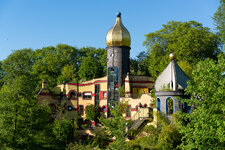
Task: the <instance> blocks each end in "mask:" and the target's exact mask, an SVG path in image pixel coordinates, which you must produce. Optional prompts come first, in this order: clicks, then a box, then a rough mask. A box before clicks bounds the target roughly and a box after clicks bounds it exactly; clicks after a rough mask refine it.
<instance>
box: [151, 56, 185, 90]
mask: <svg viewBox="0 0 225 150" xmlns="http://www.w3.org/2000/svg"><path fill="white" fill-rule="evenodd" d="M188 80H189V78H188V76H187V75H186V74H185V73H184V72H183V70H182V69H181V68H180V67H179V65H178V64H177V63H176V62H175V61H174V60H171V62H170V63H169V64H168V66H167V67H166V68H165V69H164V71H163V72H162V73H161V74H160V75H159V76H158V78H157V79H156V81H155V91H177V90H184V89H185V88H187V81H188Z"/></svg>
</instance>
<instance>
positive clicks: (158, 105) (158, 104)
mask: <svg viewBox="0 0 225 150" xmlns="http://www.w3.org/2000/svg"><path fill="white" fill-rule="evenodd" d="M156 105H157V111H161V110H160V107H161V106H160V105H161V104H160V99H159V98H157V101H156Z"/></svg>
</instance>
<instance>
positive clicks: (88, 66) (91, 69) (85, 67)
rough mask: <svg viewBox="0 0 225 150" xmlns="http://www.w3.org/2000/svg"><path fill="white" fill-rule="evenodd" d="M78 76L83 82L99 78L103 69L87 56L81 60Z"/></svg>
mask: <svg viewBox="0 0 225 150" xmlns="http://www.w3.org/2000/svg"><path fill="white" fill-rule="evenodd" d="M78 74H79V77H80V79H82V80H84V81H85V80H90V79H94V78H97V77H101V75H102V74H103V68H102V66H101V65H100V64H99V63H98V61H97V60H96V59H94V58H93V57H90V56H89V57H85V58H83V60H82V62H81V65H80V68H79V71H78Z"/></svg>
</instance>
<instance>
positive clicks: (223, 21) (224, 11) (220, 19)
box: [213, 0, 225, 50]
mask: <svg viewBox="0 0 225 150" xmlns="http://www.w3.org/2000/svg"><path fill="white" fill-rule="evenodd" d="M213 20H214V22H215V24H216V29H217V30H218V32H219V36H220V38H221V40H222V41H223V44H225V0H220V6H219V8H218V9H217V11H216V13H215V14H214V16H213ZM224 50H225V46H224Z"/></svg>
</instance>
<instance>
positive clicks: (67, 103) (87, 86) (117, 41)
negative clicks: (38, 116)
mask: <svg viewBox="0 0 225 150" xmlns="http://www.w3.org/2000/svg"><path fill="white" fill-rule="evenodd" d="M130 43H131V38H130V34H129V32H128V30H127V29H126V28H125V27H124V25H123V24H122V21H121V14H120V13H119V14H118V15H117V17H116V21H115V24H114V25H113V27H112V28H111V29H110V30H109V31H108V33H107V35H106V44H107V76H105V77H102V78H97V79H93V80H90V81H86V82H81V83H62V84H59V85H57V86H56V87H53V88H50V87H49V88H48V86H47V82H43V83H42V89H41V90H40V92H39V93H38V95H37V98H38V101H39V103H44V102H46V103H48V104H49V105H50V106H52V107H53V108H56V106H57V105H59V104H61V103H63V106H64V113H66V114H67V116H69V118H73V117H75V116H76V115H79V116H80V117H82V118H85V117H86V110H87V106H89V105H94V106H98V107H99V108H100V109H99V110H100V111H101V112H103V114H105V116H108V117H109V115H108V113H107V112H109V109H108V108H109V107H113V106H114V104H115V102H118V101H123V102H128V109H126V110H125V112H124V116H125V117H126V118H129V119H133V120H137V119H138V116H137V115H136V114H137V112H140V111H143V112H142V113H143V114H145V115H148V113H149V111H145V112H144V110H148V109H149V108H150V107H151V105H152V104H153V98H152V97H151V91H152V89H153V88H154V82H153V81H152V78H151V77H150V76H138V75H130V74H129V72H130V62H129V61H130V50H131V48H130ZM120 89H123V91H125V92H124V94H123V95H122V96H121V95H120V93H119V90H120Z"/></svg>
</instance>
